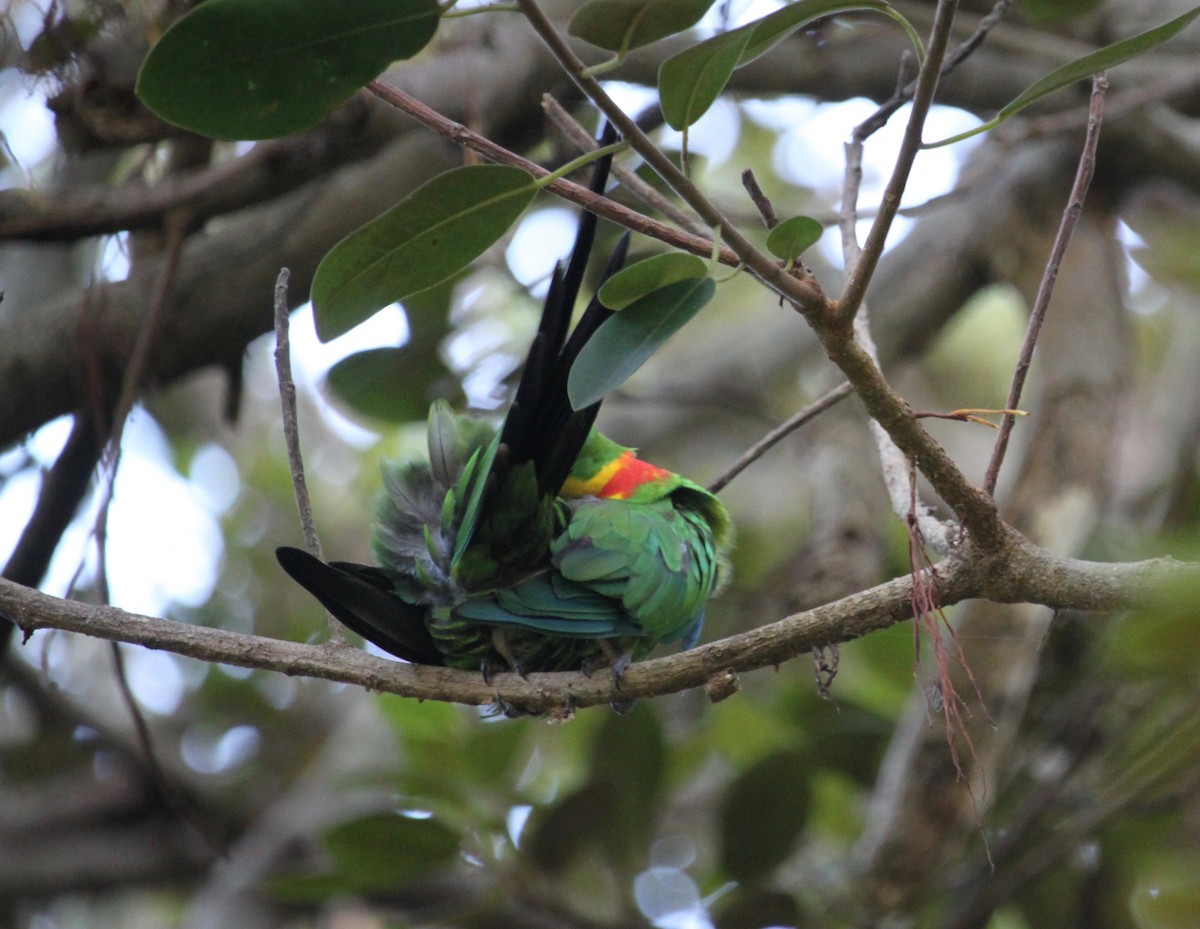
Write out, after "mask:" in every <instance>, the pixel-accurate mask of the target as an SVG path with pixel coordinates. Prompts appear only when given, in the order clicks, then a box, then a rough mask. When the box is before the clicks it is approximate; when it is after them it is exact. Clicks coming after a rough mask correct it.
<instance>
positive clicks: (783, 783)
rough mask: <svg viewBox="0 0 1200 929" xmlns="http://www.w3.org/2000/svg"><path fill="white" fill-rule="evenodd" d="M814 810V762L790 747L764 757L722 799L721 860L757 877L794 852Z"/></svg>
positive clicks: (746, 876) (731, 870)
mask: <svg viewBox="0 0 1200 929" xmlns="http://www.w3.org/2000/svg"><path fill="white" fill-rule="evenodd" d="M807 815H808V765H807V763H806V761H805V759H804V757H803V756H802V755H799V754H798V753H796V752H790V751H784V752H779V753H777V754H774V755H770V756H768V757H766V758H764V759H763V760H762V761H760V762H758V764H756V765H754V767H752V768H750V769H749V770H748V771H746V772H745V773H743V774H742V776H741V777H739V778H738V779H737V780H735V781H734V782H733V783H732V784H730V785H729V788H728V789H727V790H726V792H725V798H724V800H723V801H722V804H721V816H720V829H721V864H722V865H723V866H724V868H725V872H726V873H727V874H728V875H729V876H730V877H731V878H733V879H734V880H735V881H739V882H741V883H753V882H754V881H757V880H760V879H762V878H764V877H766V876H767V875H768V874H770V872H771V871H773V870H774V869H775V868H776V867H778V866H779V865H780V864H782V863H783V861H784V860H785V859H787V857H788V856H789V855H790V854H791V853H792V849H793V848H794V847H795V844H796V839H797V838H799V836H800V830H801V829H803V828H804V821H805V819H806V818H807Z"/></svg>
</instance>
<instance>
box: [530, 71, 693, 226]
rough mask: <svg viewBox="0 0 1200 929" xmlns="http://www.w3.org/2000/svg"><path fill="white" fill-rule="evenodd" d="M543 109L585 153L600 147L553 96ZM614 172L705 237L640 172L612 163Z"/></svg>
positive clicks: (661, 209)
mask: <svg viewBox="0 0 1200 929" xmlns="http://www.w3.org/2000/svg"><path fill="white" fill-rule="evenodd" d="M542 109H543V110H544V111H545V112H546V116H547V118H549V120H550V122H552V123H554V125H556V126H557V127H558V128H559V130H560V131H561V132H562V133H563V135H565V136H566V137H567V138H568V139H570V140H571V141H572V142H574V143H575V144H576V145H577V146H579V148H580V149H581V150H582V151H585V152H590V151H594V150H595V149H597V148H599V144H598V143H597V142H596V140H595V139H593V138H592V134H591V133H590V132H588V131H587V130H586V129H584V128H583V126H581V125H579V123H578V122H577V121H576V120H575V118H574V117H573V116H572V115H571V114H570V113H568V112H567V111H566V109H565V108H564V107H563V105H562V104H561V103H559V102H558V101H557V100H555V99H554V97H552V96H551V95H550V94H545V95H544V96H543V97H542ZM612 173H613V177H615V178H616V179H617V180H618V181H620V182H621V186H622V187H624V188H625V189H626V190H628V191H629V192H630V193H631V194H633V195H634V196H635V197H637V198H638V199H639V200H641V201H642V202H643V203H647V204H649V205H650V206H651V207H653V208H654V209H656V210H657V211H658V212H660V213H662V215H663V216H665V217H667V219H669V220H671V222H673V223H675V224H676V225H677V226H680V227H682V228H683V229H686V230H687V231H688V232H691V233H694V234H695V235H703V234H704V232H705V230H704V226H703V225H701V224H700V223H698V222H696V220H695V219H694V218H692V217H691V216H689V215H688V214H687V213H685V212H684V211H683V210H681V209H679V207H677V206H676V205H675V204H674V203H672V202H671V201H670V200H668V199H667V198H666V197H664V196H663V195H662V194H661V193H659V192H658V190H657V189H656V188H655V187H653V186H652V185H650V184H647V183H646V182H645V181H643V180H642V179H641V178H640V177H639V176H638V175H637V172H635V171H631V170H629V168H627V167H625V165H624V164H622V163H621V162H619V161H616V162H613V166H612Z"/></svg>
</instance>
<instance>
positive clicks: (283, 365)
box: [274, 268, 346, 645]
mask: <svg viewBox="0 0 1200 929" xmlns="http://www.w3.org/2000/svg"><path fill="white" fill-rule="evenodd" d="M289 276H290V272H289V271H288V269H287V268H280V269H279V276H278V277H277V278H275V299H274V308H275V379H276V380H277V381H278V383H279V404H280V407H281V408H282V411H283V436H284V441H285V442H286V444H287V454H288V466H289V468H290V470H291V475H292V489H293V490H294V492H295V494H296V509H297V510H299V512H300V527H301V529H302V530H303V532H304V546H305V548H307V549H308V552H309V554H310V555H312V556H313V557H315V558H320V559H321V560H322V561H324V560H325V553H324V551H323V550H322V548H321V539H320V537H319V536H318V535H317V525H316V522H315V521H314V520H313V513H312V500H311V499H310V498H309V496H308V482H307V481H306V480H305V477H304V457H303V455H301V453H300V425H299V421H298V419H297V417H296V382H295V381H294V380H293V379H292V354H291V342H290V341H289V339H288V277H289ZM325 619H326V622H327V624H328V627H329V641H330V642H333V643H335V644H337V645H344V644H345V643H346V639H345V636H343V635H342V625H341V623H339V622H338V621H337V620H336V619H335V618H334V617H333V614H332V613H330V612H329V611H328V610H326V611H325Z"/></svg>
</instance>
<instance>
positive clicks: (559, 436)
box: [500, 126, 629, 493]
mask: <svg viewBox="0 0 1200 929" xmlns="http://www.w3.org/2000/svg"><path fill="white" fill-rule="evenodd" d="M616 137H617V135H616V131H615V130H614V129H613V128H612V127H611V126H606V127H605V129H604V132H603V134H602V135H601V138H600V144H601V145H607V144H609V143H611V142H613V141H614V140H615V139H616ZM611 164H612V156H611V155H609V156H606V157H604V158H601V159H600V160H599V161H597V162H596V168H595V171H594V172H593V174H592V182H591V184H590V189H591V190H592V192H593V193H597V194H601V193H603V192H604V188H605V185H606V184H607V183H608V174H609V168H610V167H611ZM597 223H598V220H597V218H596V215H595V214H594V213H591V212H588V211H584V213H583V215H582V216H581V217H580V219H579V228H578V231H577V232H576V235H575V245H574V247H573V248H572V250H571V257H570V260H569V261H568V263H567V266H566V270H565V271H564V270H563V268H562V266H561V265H560V266H559V267H557V268H555V270H554V276H553V278H552V279H551V282H550V290H549V292H548V293H547V295H546V302H545V304H544V306H543V309H542V319H541V322H540V323H539V324H538V331H537V335H535V336H534V340H533V344H532V345H531V346H530V349H529V355H528V356H527V358H526V360H525V368H524V370H523V371H522V372H521V380H520V382H519V383H518V385H517V390H516V394H515V395H514V397H513V402H512V405H511V406H510V407H509V411H508V416H507V417H506V419H505V421H504V428H503V430H502V432H501V437H500V442H501V444H502V445H506V446H507V447H508V448H509V450H510V452H511V461H512V463H513V464H520V463H522V462H525V461H532V462H534V467H535V469H536V471H537V476H538V486H539V487H540V488H541V489H542V491H543V492H545V493H555V492H557V490H558V488H559V487H561V486H562V483H563V481H564V480H566V477H567V474H568V473H569V471H570V469H571V465H572V464H574V462H575V459H576V457H578V455H579V451H580V449H581V448H582V447H583V443H584V442H585V441H586V440H587V436H588V433H589V432H590V431H591V428H592V424H593V423H594V422H595V420H596V415H597V413H598V412H599V407H600V404H599V403H597V404H595V405H594V406H592V407H589V408H587V409H585V410H578V411H577V410H573V409H572V408H571V404H570V401H569V400H568V399H567V375H568V374H569V373H570V369H571V364H572V362H573V361H574V359H575V357H576V356H577V355H578V354H579V350H580V349H581V348H582V347H583V345H584V344H585V343H586V342H587V340H588V338H590V337H591V335H592V334H593V333H594V332H595V331H596V329H597V327H599V325H600V323H602V322H603V321H604V320H605V319H607V318H608V316H610V315H611V313H612V311H611V310H609V309H607V308H606V307H604V306H603V305H602V304H601V303H600V302H599V301H598V300H596V299H595V298H594V297H593V298H592V301H591V303H590V304H589V306H588V308H587V310H586V311H585V312H584V315H583V317H582V318H581V319H580V321H579V324H578V325H577V326H576V327H575V331H574V332H572V333H571V336H570V339H568V338H567V330H568V328H569V326H570V321H571V312H572V310H573V309H574V306H575V301H576V299H577V298H578V296H579V290H580V288H581V287H582V285H583V275H584V271H585V270H586V268H587V264H588V258H589V257H590V254H591V250H592V244H593V242H594V241H595V237H596V226H597ZM628 244H629V237H628V235H626V236H625V237H624V238H623V239H622V240H621V242H620V244H619V245H618V246H617V248H616V250H615V251H614V253H613V256H612V258H610V259H609V263H608V267H607V269H606V270H605V272H604V279H607V278H608V277H610V276H611V275H612V274H614V273H615V272H616V271H617V270H618V269H619V268H620V267H621V265H622V264H623V263H624V261H625V254H626V251H627V249H628Z"/></svg>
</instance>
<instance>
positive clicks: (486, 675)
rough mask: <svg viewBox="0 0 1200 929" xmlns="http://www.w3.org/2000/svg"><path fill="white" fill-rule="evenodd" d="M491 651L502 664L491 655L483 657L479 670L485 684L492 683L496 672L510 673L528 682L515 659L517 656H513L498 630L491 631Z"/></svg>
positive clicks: (506, 640)
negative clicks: (497, 656)
mask: <svg viewBox="0 0 1200 929" xmlns="http://www.w3.org/2000/svg"><path fill="white" fill-rule="evenodd" d="M492 650H493V651H494V652H495V653H496V654H497V655H499V656H500V658H501V660H502V661H503V662H504V664H503V666H501V665H500V664H499V662H497V661H496V659H495V657H493V656H492V655H487V656H485V657H484V659H483V662H482V664H481V665H480V668H479V670H480V671H481V672H482V673H483V681H484V683H485V684H490V683H491V682H492V675H493V674H495V673H496V672H497V671H512V672H513V674H517V675H519V676H520V677H521V679H522V680H528V678H527V676H526V674H525V668H524V666H523V665H522V664H521V662H520V661H519V660H518V659H517V656H516V655H514V654H513V651H512V649H511V648H510V647H509V644H508V639H506V638H505V637H504V633H503V631H501V630H500V629H493V630H492Z"/></svg>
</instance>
